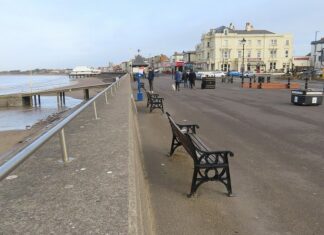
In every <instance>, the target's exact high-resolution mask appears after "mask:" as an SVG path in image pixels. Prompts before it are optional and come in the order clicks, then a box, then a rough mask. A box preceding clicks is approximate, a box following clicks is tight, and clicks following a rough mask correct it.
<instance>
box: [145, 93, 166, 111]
mask: <svg viewBox="0 0 324 235" xmlns="http://www.w3.org/2000/svg"><path fill="white" fill-rule="evenodd" d="M146 97H147V104H146V107H150V112H152V111H153V110H154V109H161V110H162V112H163V113H164V108H163V100H164V98H162V97H159V94H156V93H150V92H149V91H146Z"/></svg>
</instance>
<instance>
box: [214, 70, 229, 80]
mask: <svg viewBox="0 0 324 235" xmlns="http://www.w3.org/2000/svg"><path fill="white" fill-rule="evenodd" d="M213 74H214V77H216V78H221V77H225V76H226V74H225V72H223V71H220V70H217V71H215V72H213Z"/></svg>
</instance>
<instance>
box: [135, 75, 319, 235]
mask: <svg viewBox="0 0 324 235" xmlns="http://www.w3.org/2000/svg"><path fill="white" fill-rule="evenodd" d="M145 82H146V87H148V83H147V81H145ZM173 83H174V81H172V80H171V77H170V76H162V77H158V78H156V79H155V81H154V91H155V92H156V93H159V94H160V96H161V97H164V98H165V100H164V108H165V110H166V111H167V112H169V113H170V114H171V115H173V118H174V119H175V120H176V121H177V122H179V123H197V124H199V126H200V128H199V129H198V134H199V136H200V137H201V138H202V139H203V140H204V142H206V144H207V145H208V146H209V147H211V149H213V150H231V151H233V152H234V154H235V156H234V157H233V158H230V159H229V161H230V171H231V178H232V187H233V192H234V195H235V196H234V197H227V196H226V189H225V187H224V185H223V184H221V183H214V182H209V183H206V184H203V185H202V186H201V187H200V188H199V189H198V193H197V197H195V198H192V199H188V198H186V193H188V192H189V190H190V185H191V179H192V172H193V163H192V159H191V158H190V157H189V155H188V154H187V153H186V152H185V150H184V149H182V148H180V149H179V150H177V151H176V154H174V155H173V157H172V158H169V157H168V156H167V154H168V153H169V151H170V144H171V138H172V136H171V129H170V125H169V123H168V119H167V117H166V115H162V114H161V112H160V110H154V111H153V113H149V109H147V108H146V106H145V104H144V102H143V103H140V102H138V118H139V126H140V132H141V137H142V144H143V151H144V166H145V169H146V170H147V176H148V177H147V178H148V181H149V185H150V189H151V198H152V208H153V214H154V215H155V221H156V228H157V233H158V234H262V235H265V234H324V228H323V224H324V196H323V195H324V181H323V179H324V158H323V156H324V155H323V152H324V145H323V143H324V134H323V133H324V119H323V117H324V106H323V105H321V106H317V107H300V106H295V105H292V104H291V103H290V91H289V90H260V89H242V88H240V87H239V86H240V83H239V81H236V82H235V83H234V84H222V83H219V80H218V81H217V88H216V89H215V90H201V89H200V81H197V84H196V85H197V89H194V90H190V89H184V88H183V84H181V87H180V92H175V91H173V90H172V89H171V84H173ZM315 86H320V87H321V86H322V85H321V84H315ZM310 87H312V84H310Z"/></svg>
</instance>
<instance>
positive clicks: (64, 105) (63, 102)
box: [62, 91, 65, 106]
mask: <svg viewBox="0 0 324 235" xmlns="http://www.w3.org/2000/svg"><path fill="white" fill-rule="evenodd" d="M62 94H63V104H64V106H65V92H64V91H63V92H62Z"/></svg>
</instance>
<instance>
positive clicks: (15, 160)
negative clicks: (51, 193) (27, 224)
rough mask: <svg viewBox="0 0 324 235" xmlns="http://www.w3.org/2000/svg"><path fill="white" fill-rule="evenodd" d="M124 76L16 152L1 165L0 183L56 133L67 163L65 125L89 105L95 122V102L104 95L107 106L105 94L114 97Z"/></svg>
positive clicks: (96, 116)
mask: <svg viewBox="0 0 324 235" xmlns="http://www.w3.org/2000/svg"><path fill="white" fill-rule="evenodd" d="M125 76H127V75H124V76H123V77H122V78H121V79H117V80H116V81H115V82H114V83H112V84H111V85H109V86H108V87H107V88H105V89H104V90H103V91H101V92H100V93H98V94H97V95H96V96H94V97H93V98H91V99H90V100H89V101H87V102H86V103H85V104H83V105H82V106H81V107H79V108H78V109H77V110H75V111H74V112H73V113H71V114H70V115H69V116H67V117H65V118H64V119H63V120H62V121H60V122H59V123H58V124H57V125H55V126H54V127H53V128H51V129H50V130H48V131H47V132H46V133H44V134H43V135H41V136H40V137H38V138H37V139H36V140H35V141H33V142H32V143H31V144H30V145H28V146H27V147H25V148H24V149H22V150H21V151H20V152H18V153H17V154H16V155H15V156H13V157H12V158H10V159H9V160H8V161H6V162H5V163H3V164H2V165H1V166H0V181H1V180H3V179H4V178H6V177H7V176H8V175H9V174H10V173H11V172H12V171H13V170H15V169H16V168H17V167H18V166H19V165H20V164H21V163H23V162H24V161H25V160H27V159H28V158H29V157H30V156H31V155H32V154H33V153H34V152H35V151H36V150H38V149H39V148H40V147H41V146H42V145H44V144H45V143H46V142H47V141H48V140H49V139H51V138H52V137H53V136H54V135H55V134H57V133H58V132H59V138H60V145H61V149H62V160H63V162H64V163H67V162H69V156H68V153H67V147H66V142H65V134H64V127H65V125H67V124H68V123H69V122H70V121H72V120H73V119H74V118H75V117H77V116H78V115H79V114H80V113H81V112H82V111H83V110H85V109H86V108H87V107H88V106H90V105H91V104H93V109H94V115H95V119H96V120H97V119H98V114H97V107H96V100H97V99H98V98H99V97H100V96H101V95H102V94H105V101H106V104H108V97H107V92H108V91H109V90H110V93H111V95H112V96H114V93H116V91H117V87H119V86H120V81H121V80H122V79H124V78H125Z"/></svg>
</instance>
